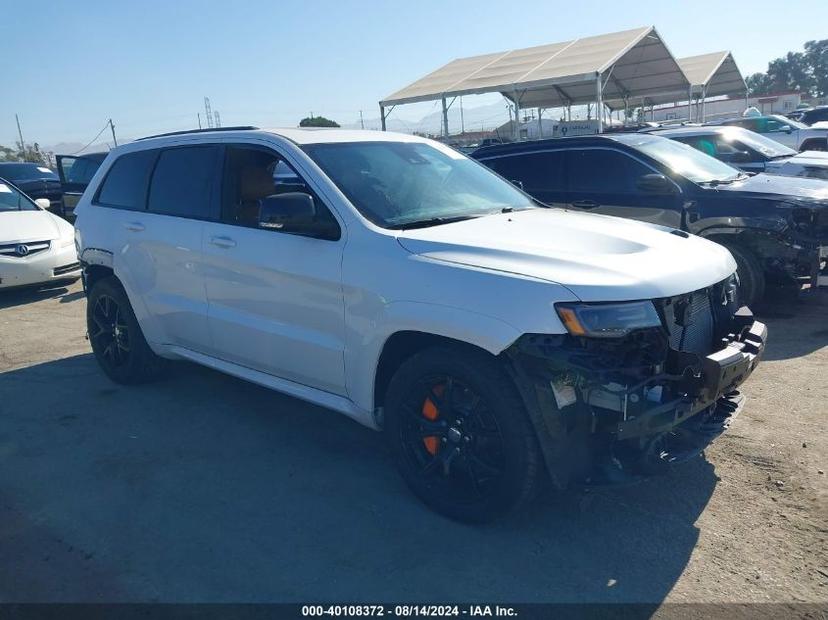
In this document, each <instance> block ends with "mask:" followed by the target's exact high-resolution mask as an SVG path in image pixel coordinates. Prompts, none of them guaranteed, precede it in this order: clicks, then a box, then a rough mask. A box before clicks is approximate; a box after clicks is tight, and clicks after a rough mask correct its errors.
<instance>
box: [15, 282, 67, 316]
mask: <svg viewBox="0 0 828 620" xmlns="http://www.w3.org/2000/svg"><path fill="white" fill-rule="evenodd" d="M69 286H71V284H59V285H55V286H46V287H20V288H13V289H6V290H0V310H3V309H5V308H13V307H15V306H24V305H26V304H31V303H34V302H36V301H43V300H44V299H52V298H60V301H61V303H68V302H70V301H74V300H75V299H80V298H82V297H83V292H82V291H81V292H80V293H78V292H74V293H70V292H69Z"/></svg>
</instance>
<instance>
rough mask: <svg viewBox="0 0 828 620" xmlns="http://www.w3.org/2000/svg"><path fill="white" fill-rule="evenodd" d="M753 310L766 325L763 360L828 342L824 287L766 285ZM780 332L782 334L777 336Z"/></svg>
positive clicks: (801, 352)
mask: <svg viewBox="0 0 828 620" xmlns="http://www.w3.org/2000/svg"><path fill="white" fill-rule="evenodd" d="M755 313H756V318H757V319H759V320H760V321H762V322H764V323H765V324H767V326H768V346H767V349H766V350H765V355H764V359H765V360H768V361H771V360H783V359H791V358H794V357H803V356H805V355H808V354H809V353H812V352H813V351H816V350H818V349H821V348H823V347H826V346H828V320H826V319H828V290H826V289H825V288H822V289H819V290H810V289H805V290H803V291H794V290H791V289H790V288H778V289H769V290H768V293H767V295H766V296H765V299H764V301H763V302H762V303H761V304H759V305H757V307H756V309H755ZM782 334H784V337H779V335H782ZM775 335H776V336H775Z"/></svg>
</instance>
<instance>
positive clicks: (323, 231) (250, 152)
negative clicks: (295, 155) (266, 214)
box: [221, 145, 340, 239]
mask: <svg viewBox="0 0 828 620" xmlns="http://www.w3.org/2000/svg"><path fill="white" fill-rule="evenodd" d="M292 193H302V194H308V195H310V196H311V198H313V202H314V207H315V209H316V215H315V216H314V217H313V220H314V221H313V223H312V225H311V227H310V229H308V230H290V229H288V228H284V227H281V228H278V229H277V228H273V227H266V229H267V230H270V231H275V232H283V233H293V234H301V235H310V236H315V237H320V238H325V239H339V236H340V229H339V224H338V223H337V221H336V219H335V218H334V216H333V215H332V214H331V212H330V211H329V210H328V208H327V207H326V206H325V205H324V204H323V202H322V201H321V200H320V199H319V197H318V196H317V195H316V194H315V193H314V192H313V190H311V188H310V186H309V185H308V184H307V183H306V182H305V180H304V179H303V178H302V176H301V175H300V174H299V173H297V172H296V171H295V170H294V169H293V168H292V167H291V166H290V164H288V163H287V162H286V161H285V160H284V159H283V158H282V157H280V156H279V154H278V153H276V152H275V151H271V150H269V149H265V148H256V147H248V146H241V145H240V146H229V147H227V149H226V151H225V157H224V184H223V189H222V197H221V220H222V221H223V222H225V223H227V224H236V225H238V226H248V227H251V228H260V219H259V218H260V214H261V209H262V205H263V204H264V203H265V202H266V201H267V199H268V198H272V197H275V196H279V195H281V194H292ZM261 228H263V227H261Z"/></svg>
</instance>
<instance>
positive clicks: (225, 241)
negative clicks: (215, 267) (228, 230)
mask: <svg viewBox="0 0 828 620" xmlns="http://www.w3.org/2000/svg"><path fill="white" fill-rule="evenodd" d="M210 243H211V244H213V245H215V246H217V247H220V248H234V247H236V242H235V241H233V240H232V239H231V238H230V237H210Z"/></svg>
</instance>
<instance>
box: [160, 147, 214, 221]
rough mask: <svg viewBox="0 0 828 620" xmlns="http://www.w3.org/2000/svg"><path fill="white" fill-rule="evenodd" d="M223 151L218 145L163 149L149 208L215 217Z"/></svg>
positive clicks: (179, 213) (189, 216)
mask: <svg viewBox="0 0 828 620" xmlns="http://www.w3.org/2000/svg"><path fill="white" fill-rule="evenodd" d="M220 153H221V150H220V149H219V147H216V146H212V145H205V146H186V147H177V148H172V149H166V150H163V151H162V152H161V155H160V156H159V157H158V163H157V164H156V165H155V172H154V173H153V175H152V183H151V187H150V192H149V201H148V209H149V210H150V211H151V212H153V213H159V214H161V215H174V216H176V217H188V218H195V219H215V218H216V217H217V216H218V214H217V213H216V211H217V209H218V201H217V200H215V199H214V194H215V191H216V186H217V185H218V183H219V179H220V178H221V168H220V166H221V162H220V160H219V154H220Z"/></svg>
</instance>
